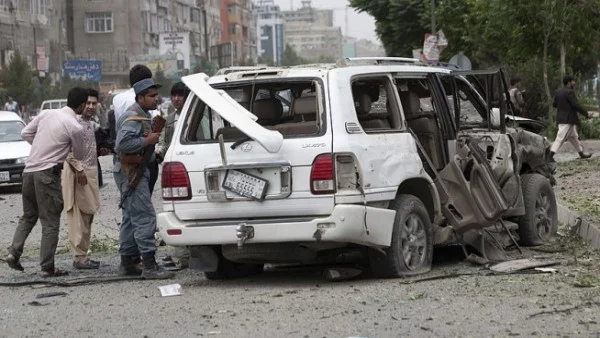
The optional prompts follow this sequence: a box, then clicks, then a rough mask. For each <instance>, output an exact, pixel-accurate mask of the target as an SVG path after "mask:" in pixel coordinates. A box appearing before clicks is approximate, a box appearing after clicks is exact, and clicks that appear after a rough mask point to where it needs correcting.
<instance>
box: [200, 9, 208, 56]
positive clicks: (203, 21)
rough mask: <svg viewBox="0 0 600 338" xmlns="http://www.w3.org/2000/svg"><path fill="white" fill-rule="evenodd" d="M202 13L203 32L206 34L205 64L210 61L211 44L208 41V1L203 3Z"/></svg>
mask: <svg viewBox="0 0 600 338" xmlns="http://www.w3.org/2000/svg"><path fill="white" fill-rule="evenodd" d="M201 11H202V25H203V28H202V30H203V32H204V60H205V62H208V61H210V50H209V48H210V43H209V41H208V22H207V20H206V17H207V15H206V0H204V1H202V7H201Z"/></svg>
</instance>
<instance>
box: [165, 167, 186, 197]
mask: <svg viewBox="0 0 600 338" xmlns="http://www.w3.org/2000/svg"><path fill="white" fill-rule="evenodd" d="M161 186H162V197H163V200H165V201H175V200H189V199H192V187H191V184H190V178H189V176H188V173H187V170H186V169H185V166H184V165H183V163H180V162H166V163H165V164H163V170H162V177H161Z"/></svg>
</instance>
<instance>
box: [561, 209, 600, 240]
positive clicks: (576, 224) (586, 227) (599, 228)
mask: <svg viewBox="0 0 600 338" xmlns="http://www.w3.org/2000/svg"><path fill="white" fill-rule="evenodd" d="M557 206H558V221H559V222H561V223H564V224H565V225H567V226H568V227H569V228H572V229H573V231H574V232H576V233H577V234H578V235H579V237H581V238H583V239H584V240H585V241H586V242H587V243H588V244H589V245H590V246H591V247H592V248H594V249H600V225H598V224H595V223H592V222H589V221H587V220H585V219H583V218H582V217H581V215H580V214H578V213H576V212H574V211H571V210H569V208H567V207H565V206H564V205H562V204H560V203H558V204H557Z"/></svg>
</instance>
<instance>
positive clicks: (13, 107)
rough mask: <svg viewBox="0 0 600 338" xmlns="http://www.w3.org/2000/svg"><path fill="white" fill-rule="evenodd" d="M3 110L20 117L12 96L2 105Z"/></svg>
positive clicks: (17, 106) (17, 105)
mask: <svg viewBox="0 0 600 338" xmlns="http://www.w3.org/2000/svg"><path fill="white" fill-rule="evenodd" d="M4 110H5V111H11V112H13V113H16V114H18V115H19V116H21V114H20V112H19V104H18V103H17V101H14V100H13V98H12V96H9V97H8V101H6V103H5V104H4Z"/></svg>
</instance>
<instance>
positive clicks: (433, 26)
mask: <svg viewBox="0 0 600 338" xmlns="http://www.w3.org/2000/svg"><path fill="white" fill-rule="evenodd" d="M431 34H433V35H435V0H431Z"/></svg>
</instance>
